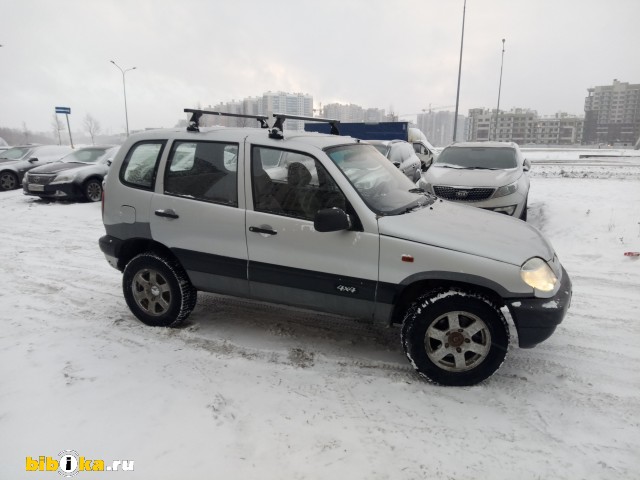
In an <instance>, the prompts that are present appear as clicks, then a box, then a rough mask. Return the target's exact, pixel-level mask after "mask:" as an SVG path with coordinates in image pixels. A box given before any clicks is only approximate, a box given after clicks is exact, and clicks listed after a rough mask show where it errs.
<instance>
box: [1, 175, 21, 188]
mask: <svg viewBox="0 0 640 480" xmlns="http://www.w3.org/2000/svg"><path fill="white" fill-rule="evenodd" d="M15 188H18V176H17V175H16V174H15V173H13V172H2V173H0V190H13V189H15Z"/></svg>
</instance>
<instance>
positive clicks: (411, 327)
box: [401, 289, 509, 386]
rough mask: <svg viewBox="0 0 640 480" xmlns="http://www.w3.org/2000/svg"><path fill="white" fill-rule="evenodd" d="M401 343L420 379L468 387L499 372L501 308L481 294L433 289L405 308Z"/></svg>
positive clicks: (505, 337)
mask: <svg viewBox="0 0 640 480" xmlns="http://www.w3.org/2000/svg"><path fill="white" fill-rule="evenodd" d="M456 323H457V325H456ZM456 327H457V328H456ZM401 340H402V346H403V348H404V351H405V353H406V354H407V357H409V360H410V361H411V363H412V364H413V366H414V367H415V369H416V370H417V371H418V373H419V374H420V375H421V376H423V377H424V378H426V379H427V380H429V381H431V382H433V383H437V384H440V385H450V386H469V385H475V384H477V383H479V382H482V381H483V380H486V379H487V378H489V377H490V376H491V375H492V374H493V373H494V372H495V371H496V370H498V368H500V365H502V362H503V361H504V359H505V357H506V355H507V349H508V347H509V328H508V326H507V322H506V320H505V318H504V316H503V315H502V312H500V309H499V308H498V307H497V306H496V305H494V304H493V303H492V302H491V301H489V300H488V299H487V298H485V297H483V296H482V295H479V294H476V293H470V292H465V291H462V290H457V289H451V290H437V291H433V292H430V293H428V294H426V295H423V296H421V297H419V298H418V299H417V300H416V301H415V302H413V304H412V305H411V306H410V307H409V309H408V310H407V313H406V315H405V318H404V322H403V325H402V331H401Z"/></svg>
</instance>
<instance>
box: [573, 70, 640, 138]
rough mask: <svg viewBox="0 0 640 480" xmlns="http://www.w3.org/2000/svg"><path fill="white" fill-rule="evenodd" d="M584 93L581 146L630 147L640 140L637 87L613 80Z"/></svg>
mask: <svg viewBox="0 0 640 480" xmlns="http://www.w3.org/2000/svg"><path fill="white" fill-rule="evenodd" d="M587 92H588V95H587V97H586V98H585V100H584V117H585V118H584V135H583V143H586V144H592V143H607V144H622V145H633V144H634V143H635V142H636V140H637V139H638V137H640V84H635V85H632V84H629V83H626V82H620V81H618V80H614V81H613V84H612V85H601V86H597V87H593V88H588V89H587Z"/></svg>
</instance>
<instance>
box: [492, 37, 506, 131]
mask: <svg viewBox="0 0 640 480" xmlns="http://www.w3.org/2000/svg"><path fill="white" fill-rule="evenodd" d="M503 65H504V38H503V39H502V60H501V61H500V83H499V84H498V106H497V107H496V129H495V132H494V134H493V139H494V140H497V139H498V115H500V91H501V90H502V66H503Z"/></svg>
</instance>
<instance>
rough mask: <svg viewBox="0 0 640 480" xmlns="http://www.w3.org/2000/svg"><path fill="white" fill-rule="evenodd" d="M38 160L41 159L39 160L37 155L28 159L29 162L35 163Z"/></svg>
mask: <svg viewBox="0 0 640 480" xmlns="http://www.w3.org/2000/svg"><path fill="white" fill-rule="evenodd" d="M37 161H39V160H38V159H37V158H36V157H31V158H30V159H29V160H28V162H29V163H35V162H37Z"/></svg>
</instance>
